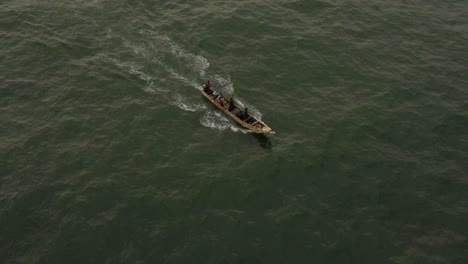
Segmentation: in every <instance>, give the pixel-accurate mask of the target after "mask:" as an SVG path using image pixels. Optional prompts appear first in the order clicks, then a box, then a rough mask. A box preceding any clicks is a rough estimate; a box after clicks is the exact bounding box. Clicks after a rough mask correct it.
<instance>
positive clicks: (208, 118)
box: [200, 111, 251, 134]
mask: <svg viewBox="0 0 468 264" xmlns="http://www.w3.org/2000/svg"><path fill="white" fill-rule="evenodd" d="M200 124H202V125H203V126H205V127H208V128H213V129H217V130H220V131H224V130H226V129H230V130H231V131H233V132H241V133H244V134H247V133H250V132H251V131H250V130H246V129H242V128H239V127H238V126H236V125H233V124H232V123H231V122H230V121H229V120H228V119H227V118H226V117H225V116H223V115H221V113H220V112H213V111H207V112H205V114H204V115H203V116H202V117H201V118H200Z"/></svg>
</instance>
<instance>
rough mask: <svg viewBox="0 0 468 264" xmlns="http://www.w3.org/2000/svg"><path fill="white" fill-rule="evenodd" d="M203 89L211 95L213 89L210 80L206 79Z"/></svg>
mask: <svg viewBox="0 0 468 264" xmlns="http://www.w3.org/2000/svg"><path fill="white" fill-rule="evenodd" d="M203 91H205V93H206V94H208V95H212V94H213V92H214V91H213V90H211V83H210V80H208V81H207V82H206V83H205V84H204V85H203Z"/></svg>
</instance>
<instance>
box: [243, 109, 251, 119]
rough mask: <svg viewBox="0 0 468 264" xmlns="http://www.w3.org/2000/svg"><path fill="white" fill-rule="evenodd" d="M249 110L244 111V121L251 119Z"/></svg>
mask: <svg viewBox="0 0 468 264" xmlns="http://www.w3.org/2000/svg"><path fill="white" fill-rule="evenodd" d="M249 116H250V115H249V109H248V108H245V110H244V116H243V117H242V119H244V120H246V119H247V118H249Z"/></svg>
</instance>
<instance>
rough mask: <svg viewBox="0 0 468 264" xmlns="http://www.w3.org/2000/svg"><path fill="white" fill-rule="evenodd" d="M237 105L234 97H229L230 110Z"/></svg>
mask: <svg viewBox="0 0 468 264" xmlns="http://www.w3.org/2000/svg"><path fill="white" fill-rule="evenodd" d="M235 107H236V106H235V104H234V98H232V97H231V98H229V108H228V110H229V111H232V109H234V108H235Z"/></svg>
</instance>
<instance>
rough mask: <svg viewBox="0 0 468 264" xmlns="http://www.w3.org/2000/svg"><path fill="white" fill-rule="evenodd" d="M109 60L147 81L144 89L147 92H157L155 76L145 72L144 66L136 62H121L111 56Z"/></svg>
mask: <svg viewBox="0 0 468 264" xmlns="http://www.w3.org/2000/svg"><path fill="white" fill-rule="evenodd" d="M109 60H110V61H111V62H112V63H113V64H114V65H115V66H117V67H119V68H120V69H122V70H124V71H127V72H128V73H130V74H131V75H135V76H137V77H138V78H140V79H141V80H144V81H146V86H145V87H144V88H143V90H145V91H147V92H150V93H154V92H156V91H157V90H158V89H155V88H154V82H153V78H152V77H151V76H150V75H148V74H146V73H145V72H143V70H142V69H143V67H142V66H139V65H134V64H131V63H124V62H120V61H119V60H117V59H113V58H110V59H109Z"/></svg>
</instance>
